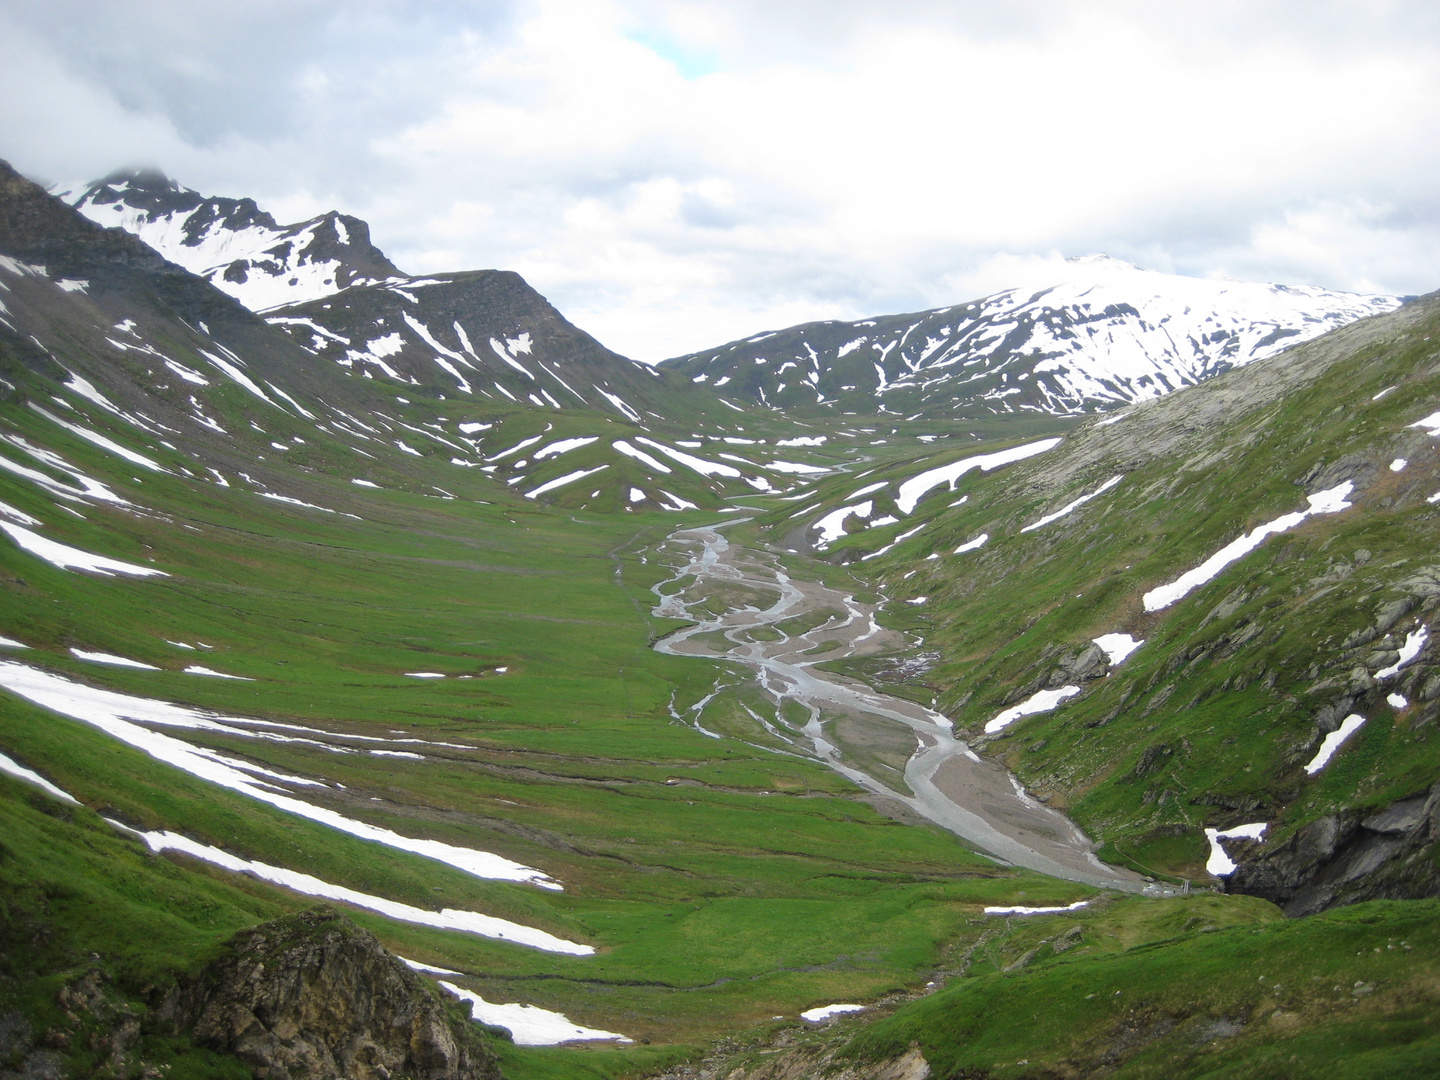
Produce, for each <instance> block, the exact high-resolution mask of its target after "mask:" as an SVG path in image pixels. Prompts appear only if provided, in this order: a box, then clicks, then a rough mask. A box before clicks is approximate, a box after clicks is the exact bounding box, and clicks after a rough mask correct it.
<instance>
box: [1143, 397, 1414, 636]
mask: <svg viewBox="0 0 1440 1080" xmlns="http://www.w3.org/2000/svg"><path fill="white" fill-rule="evenodd" d="M1437 415H1440V414H1437ZM1354 488H1355V485H1354V484H1353V483H1352V482H1350V481H1349V480H1346V481H1345V483H1343V484H1340V485H1339V486H1337V487H1333V488H1329V489H1328V490H1326V491H1321V492H1319V493H1317V494H1315V495H1310V496H1308V501H1309V503H1310V507H1309V509H1307V510H1298V511H1296V512H1295V513H1293V514H1285V515H1283V516H1281V517H1278V518H1276V519H1275V520H1274V521H1267V522H1266V523H1265V524H1264V525H1261V526H1259V527H1258V528H1256V529H1253V530H1251V531H1250V532H1248V533H1246V534H1244V535H1243V536H1240V537H1238V538H1236V539H1235V540H1232V541H1231V542H1230V543H1228V544H1226V545H1225V546H1224V547H1223V548H1221V549H1220V550H1219V551H1217V552H1216V553H1215V554H1214V555H1211V556H1210V558H1208V559H1206V560H1205V561H1204V562H1203V563H1201V564H1200V565H1199V566H1197V567H1195V569H1193V570H1188V571H1186V572H1185V573H1184V574H1181V575H1180V576H1179V577H1178V578H1176V579H1175V580H1174V581H1172V582H1170V584H1168V585H1161V586H1160V587H1159V588H1157V589H1151V590H1150V591H1149V592H1147V593H1146V594H1145V596H1144V598H1143V602H1144V605H1145V610H1146V611H1160V610H1162V609H1163V608H1167V607H1169V606H1170V605H1171V604H1173V603H1175V602H1176V601H1177V600H1179V599H1180V598H1181V597H1183V596H1186V595H1187V594H1189V593H1190V592H1192V591H1194V590H1195V589H1198V588H1199V587H1200V586H1201V585H1204V584H1205V583H1206V582H1208V581H1211V580H1212V579H1214V578H1215V577H1216V576H1217V575H1219V573H1220V571H1222V570H1224V569H1225V568H1226V567H1227V566H1229V565H1230V564H1231V563H1233V562H1236V561H1238V560H1239V559H1241V558H1243V557H1244V556H1246V555H1248V554H1249V553H1250V552H1252V551H1254V550H1255V549H1256V548H1257V547H1259V546H1260V544H1261V542H1262V541H1264V540H1265V538H1266V537H1268V536H1276V535H1278V534H1280V533H1283V532H1288V531H1289V530H1291V529H1293V528H1295V526H1297V525H1299V524H1300V523H1301V522H1302V521H1304V520H1305V519H1306V518H1308V517H1311V516H1312V515H1316V514H1336V513H1339V512H1340V511H1341V510H1348V509H1349V508H1350V506H1351V504H1350V503H1348V502H1346V501H1345V499H1346V496H1348V495H1349V494H1350V492H1351V491H1353V490H1354Z"/></svg>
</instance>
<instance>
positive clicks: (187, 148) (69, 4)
mask: <svg viewBox="0 0 1440 1080" xmlns="http://www.w3.org/2000/svg"><path fill="white" fill-rule="evenodd" d="M0 157H4V158H6V159H8V160H10V161H11V163H12V164H14V165H15V166H16V167H17V168H19V169H20V170H21V171H22V172H24V173H26V174H27V175H29V176H32V177H34V178H35V179H38V180H41V181H42V182H51V181H69V180H88V179H93V178H95V177H98V176H101V175H103V174H105V173H108V172H110V171H111V170H113V169H115V168H117V167H120V166H124V165H131V164H147V165H153V166H156V167H158V168H161V169H163V170H164V171H165V172H167V173H168V174H170V175H171V176H173V177H175V178H176V179H178V180H180V181H181V182H182V183H185V184H187V185H188V186H190V187H194V188H197V189H199V190H200V191H202V192H205V193H206V194H223V195H235V196H241V195H249V196H252V197H254V198H255V199H257V200H258V201H259V202H260V204H261V205H262V206H263V207H265V208H267V209H269V210H271V211H272V212H273V213H274V214H275V215H276V217H277V218H278V219H279V220H281V221H293V220H298V219H301V218H303V217H308V216H310V215H312V214H315V213H319V212H321V211H323V210H327V209H330V208H337V209H341V210H344V211H346V212H349V213H352V214H356V215H358V216H360V217H363V218H365V219H367V220H368V221H369V222H370V223H371V227H372V234H373V237H374V239H375V241H376V243H377V244H378V245H379V246H380V247H381V248H382V249H384V250H385V252H386V253H387V254H388V255H389V256H390V257H391V258H392V260H393V261H394V262H395V263H396V264H397V265H399V266H400V267H401V268H403V269H405V270H407V271H409V272H411V273H424V272H437V271H443V270H460V269H473V268H480V267H503V268H508V269H513V270H518V271H519V272H520V273H522V274H523V275H525V277H526V278H527V279H528V280H529V281H530V282H531V283H532V284H533V285H535V286H536V287H537V288H538V289H539V290H540V291H541V292H543V293H545V295H546V296H548V297H549V298H550V299H551V300H552V301H553V302H554V303H555V304H556V305H557V306H558V307H559V308H560V309H561V311H563V312H564V313H565V314H566V315H567V316H568V317H569V318H570V319H571V320H572V321H573V322H576V323H577V324H579V325H580V326H582V327H584V328H585V329H587V330H590V331H591V332H592V333H594V334H595V335H596V336H597V337H599V338H600V339H601V340H602V341H603V342H605V343H606V344H607V345H610V346H611V347H612V348H615V349H618V350H619V351H621V352H624V353H626V354H628V355H631V356H634V357H636V358H637V359H643V360H658V359H661V358H663V357H665V356H671V355H676V354H679V353H683V352H688V351H692V350H696V349H701V348H704V347H706V346H710V345H716V344H720V343H722V342H724V341H728V340H731V339H734V338H737V337H742V336H747V335H749V334H752V333H755V332H758V331H760V330H765V329H773V328H777V327H781V326H786V325H790V324H793V323H796V322H801V321H804V320H808V319H816V318H856V317H861V316H865V315H872V314H883V313H890V312H897V311H908V310H916V309H922V308H927V307H936V306H940V305H943V304H948V303H954V302H957V301H960V300H965V299H971V298H973V297H976V296H980V295H983V294H985V293H987V292H991V291H994V290H996V289H998V288H1003V287H1006V286H1008V285H1012V284H1016V283H1018V282H1019V281H1020V280H1030V279H1031V278H1033V277H1034V276H1036V275H1037V274H1038V275H1041V276H1043V275H1044V274H1045V273H1048V272H1052V271H1051V270H1050V269H1049V268H1050V266H1051V265H1053V262H1054V261H1055V260H1058V259H1060V258H1063V257H1066V256H1072V255H1083V254H1089V253H1093V252H1098V251H1105V252H1109V253H1110V254H1112V255H1116V256H1119V257H1122V258H1126V259H1129V260H1130V261H1132V262H1135V263H1138V264H1140V265H1142V266H1146V267H1150V268H1152V269H1157V270H1167V271H1173V272H1178V273H1185V274H1192V275H1198V276H1221V277H1231V278H1240V279H1248V280H1270V281H1281V282H1287V283H1295V284H1312V285H1322V286H1327V287H1330V288H1337V289H1352V290H1361V291H1372V292H1396V293H1417V292H1428V291H1431V290H1433V289H1436V288H1440V3H1436V0H1416V2H1410V0H1353V2H1351V0H1214V2H1207V0H1190V2H1187V3H1180V2H1174V3H1172V2H1168V0H1144V2H1138V0H1137V2H1130V0H1073V2H1065V0H975V2H969V0H949V2H940V0H886V2H878V0H876V2H849V0H814V2H812V0H753V2H752V0H614V2H611V0H514V2H502V0H495V2H460V0H435V2H428V3H427V2H421V0H343V2H341V0H232V2H217V0H0Z"/></svg>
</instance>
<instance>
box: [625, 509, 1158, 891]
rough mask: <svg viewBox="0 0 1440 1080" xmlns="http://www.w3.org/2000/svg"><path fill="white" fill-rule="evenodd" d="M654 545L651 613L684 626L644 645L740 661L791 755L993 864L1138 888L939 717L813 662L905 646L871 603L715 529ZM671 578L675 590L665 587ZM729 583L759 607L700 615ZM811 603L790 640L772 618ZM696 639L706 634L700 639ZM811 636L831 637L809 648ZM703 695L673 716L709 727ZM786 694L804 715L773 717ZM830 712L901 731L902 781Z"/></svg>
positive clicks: (768, 725)
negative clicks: (851, 742) (863, 762)
mask: <svg viewBox="0 0 1440 1080" xmlns="http://www.w3.org/2000/svg"><path fill="white" fill-rule="evenodd" d="M666 550H667V552H669V553H671V554H674V555H678V556H680V557H681V558H683V559H684V560H685V561H684V562H683V564H681V565H679V566H678V567H677V569H676V570H675V573H674V575H673V576H672V577H671V578H669V579H668V580H666V581H663V582H661V583H660V584H658V585H656V586H655V587H654V590H653V591H654V592H655V595H656V598H657V603H656V606H655V609H654V613H655V614H656V615H657V616H661V617H665V618H672V619H686V620H689V621H692V622H693V623H694V625H692V626H688V627H685V628H683V629H681V630H677V631H676V632H674V633H672V634H669V635H667V636H666V637H664V638H662V639H661V640H660V641H659V642H657V643H656V645H655V648H656V649H657V650H658V651H660V652H662V653H665V654H667V655H671V656H702V657H709V658H711V659H720V660H729V661H733V662H736V663H739V664H742V665H744V666H745V667H746V668H747V669H749V671H750V673H752V674H753V676H754V677H755V679H756V681H757V682H758V684H759V685H760V687H761V688H762V689H763V690H764V692H765V694H766V695H767V697H768V698H769V699H770V700H771V702H773V704H774V708H775V715H774V718H773V720H772V719H770V718H766V717H761V716H758V715H757V716H756V719H757V721H758V722H760V723H761V724H762V725H763V726H764V727H765V729H766V730H767V731H768V732H769V733H770V734H771V735H772V736H774V737H776V738H779V739H781V740H783V741H784V742H786V743H788V744H789V746H790V747H791V748H792V752H795V753H799V754H803V755H804V756H806V757H810V758H814V759H815V760H818V761H821V762H823V763H824V764H825V765H827V766H829V767H830V768H832V769H834V770H835V771H836V772H838V773H840V774H841V775H843V776H846V777H848V778H849V779H850V780H852V781H854V782H855V783H857V784H859V785H860V786H861V787H864V788H865V789H867V790H869V791H872V792H874V793H876V794H879V795H883V796H885V797H887V798H890V799H893V800H895V801H896V802H899V803H903V804H904V805H905V806H907V807H909V808H910V809H911V810H912V811H914V812H915V813H917V814H919V815H920V816H921V817H924V818H926V819H927V820H929V821H933V822H934V823H935V824H937V825H939V826H941V827H942V828H945V829H947V830H949V831H950V832H953V833H955V834H956V835H957V836H960V837H962V838H963V839H965V840H966V841H968V842H969V843H971V844H973V845H974V846H975V847H977V848H979V849H980V850H981V851H984V852H986V853H988V854H989V855H991V856H993V857H995V858H997V859H999V860H1000V861H1002V862H1007V863H1012V864H1014V865H1016V866H1023V867H1027V868H1029V869H1031V870H1038V871H1040V872H1041V873H1045V874H1051V875H1053V876H1055V877H1062V878H1067V879H1070V880H1072V881H1081V882H1084V883H1086V884H1090V885H1099V886H1105V887H1109V888H1115V889H1123V890H1125V891H1128V892H1135V891H1139V890H1140V889H1141V888H1143V887H1144V884H1145V882H1144V879H1143V878H1141V877H1139V876H1138V875H1136V874H1133V873H1131V872H1130V871H1127V870H1122V869H1118V868H1116V867H1111V866H1107V865H1106V864H1104V863H1102V862H1101V861H1100V860H1099V859H1097V858H1096V857H1095V856H1094V854H1093V853H1092V848H1093V844H1092V843H1091V842H1090V840H1089V838H1087V837H1086V836H1085V834H1084V833H1083V832H1081V831H1080V829H1079V827H1078V826H1076V825H1075V823H1074V822H1072V821H1070V819H1069V818H1067V817H1065V816H1064V815H1063V814H1061V813H1059V812H1057V811H1055V810H1052V809H1051V808H1050V807H1048V806H1045V805H1044V804H1042V803H1040V802H1037V801H1036V800H1035V799H1032V798H1031V797H1030V796H1029V795H1027V794H1026V793H1025V791H1024V789H1023V787H1022V786H1021V785H1020V783H1019V781H1018V780H1016V779H1015V777H1014V776H1012V775H1011V774H1010V772H1009V771H1008V770H1006V769H1005V768H1004V767H1003V766H1001V765H999V764H998V763H997V762H994V761H989V760H985V759H982V758H981V757H979V756H978V755H977V754H975V753H974V751H972V750H971V749H970V747H969V746H968V745H967V744H966V742H965V741H964V740H963V739H958V738H956V737H955V735H954V730H953V725H952V723H951V722H950V720H949V719H948V718H947V717H945V716H943V715H941V714H940V713H938V712H936V711H935V710H933V709H929V708H926V707H924V706H922V705H918V704H916V703H915V702H912V701H907V700H905V699H904V698H900V697H894V696H892V695H889V694H884V693H880V692H878V691H876V690H874V689H872V688H871V687H869V686H866V685H865V684H864V683H861V682H858V681H856V680H853V679H847V678H845V677H844V676H840V675H835V674H833V673H830V672H827V671H822V670H818V669H817V668H816V667H815V665H816V664H819V663H824V662H828V661H833V660H840V659H845V658H847V657H860V656H873V655H878V654H881V653H891V652H899V651H902V650H904V649H906V648H908V647H909V646H910V643H909V642H908V641H906V639H905V638H903V637H902V636H901V635H899V634H897V633H895V632H894V631H891V630H887V629H885V628H883V627H881V626H880V625H879V623H878V622H877V621H876V619H875V608H874V606H872V605H868V604H864V603H861V602H859V601H857V600H856V599H855V597H854V596H852V595H849V594H847V593H844V592H841V591H839V590H837V589H832V588H830V587H828V586H825V585H822V584H819V583H816V582H807V581H796V580H794V579H792V578H791V577H790V576H789V575H788V574H787V573H786V571H785V569H784V568H783V567H782V566H781V565H780V563H779V560H778V559H776V558H775V557H774V556H772V555H770V554H768V553H766V552H763V551H757V550H753V549H748V548H742V547H738V546H736V545H732V544H731V543H730V541H729V540H727V539H726V538H725V537H724V536H723V535H722V534H721V533H720V531H719V527H714V528H696V529H683V530H681V531H679V532H677V533H675V534H673V535H672V536H671V537H670V539H669V540H668V541H667V544H666ZM677 584H678V585H679V586H680V588H679V589H678V590H675V589H674V587H675V586H676V585H677ZM736 591H739V592H740V593H741V595H746V594H749V595H751V596H752V597H756V598H757V599H761V600H762V602H765V601H768V598H769V597H772V596H773V597H775V599H774V601H773V602H770V603H769V604H768V606H766V607H760V606H759V605H758V604H756V603H751V604H743V605H735V606H732V605H728V604H727V605H721V606H724V607H725V610H723V611H721V612H720V613H719V614H711V612H712V611H714V610H716V607H717V605H714V604H713V603H711V602H710V601H712V599H714V598H715V596H716V594H719V596H720V597H721V598H723V596H724V594H725V593H727V592H728V593H731V594H732V595H733V594H734V593H735V592H736ZM667 592H668V595H667ZM707 607H708V608H709V609H710V610H706V608H707ZM823 611H831V612H834V614H832V615H831V616H830V617H829V618H828V619H827V620H826V621H825V622H823V623H821V624H820V625H819V626H817V627H815V628H813V629H811V630H808V631H806V632H804V633H799V634H796V635H794V636H791V635H790V634H788V633H786V632H785V631H784V630H782V629H780V628H778V626H777V624H778V623H781V622H784V621H786V620H790V619H795V618H797V617H799V616H804V615H806V614H807V613H810V612H823ZM842 613H843V614H842ZM702 635H711V636H710V637H709V638H707V639H704V640H701V637H702ZM717 637H718V638H719V639H721V640H723V642H724V644H723V645H722V644H721V642H720V640H717ZM822 642H824V643H834V644H833V645H832V646H831V647H830V648H826V649H820V648H817V647H818V646H820V645H821V644H822ZM712 696H713V695H712ZM708 700H709V699H708V698H707V699H705V702H708ZM705 702H702V703H701V705H700V706H695V707H692V708H691V709H690V710H689V711H690V713H691V716H690V717H689V718H688V719H687V718H686V717H682V716H680V714H678V713H677V714H676V716H677V718H679V719H682V720H684V721H685V722H686V723H690V724H691V725H692V726H694V727H696V728H697V729H698V730H701V731H704V733H705V734H707V735H713V734H714V733H713V732H710V731H706V730H705V729H704V728H703V727H701V720H702V716H701V712H702V711H703V705H704V704H705ZM787 702H793V703H795V704H798V705H799V706H801V709H802V710H803V712H804V713H805V715H806V716H808V720H807V722H805V723H804V724H803V725H802V726H796V725H794V724H789V723H786V721H785V720H784V719H783V715H784V713H783V712H782V705H783V704H784V703H787ZM838 718H844V719H845V720H847V721H848V722H849V723H850V724H852V725H855V726H858V727H859V728H860V729H861V730H865V729H869V730H872V731H876V732H880V733H883V734H884V735H885V736H886V737H888V738H890V740H891V741H892V742H893V738H894V735H895V733H896V729H895V725H903V726H904V727H906V728H909V729H910V731H911V732H912V733H913V735H914V737H915V739H916V743H917V745H916V748H915V750H914V752H913V753H912V754H911V755H910V757H909V759H908V760H907V761H906V762H905V764H904V770H903V776H904V784H903V785H898V784H895V783H893V782H891V783H887V782H885V781H884V780H881V779H879V778H877V776H875V775H873V773H874V772H877V771H878V770H877V769H874V768H873V766H872V768H871V770H870V771H866V770H864V769H862V768H861V767H859V766H858V765H857V763H856V762H855V761H853V760H850V759H849V758H847V756H846V755H845V754H844V753H843V752H842V750H841V749H840V748H839V747H838V746H837V745H835V740H834V739H833V737H832V736H831V734H830V731H829V730H828V729H827V722H833V721H835V720H836V719H838ZM902 788H908V790H902Z"/></svg>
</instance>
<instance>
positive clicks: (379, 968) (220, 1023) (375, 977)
mask: <svg viewBox="0 0 1440 1080" xmlns="http://www.w3.org/2000/svg"><path fill="white" fill-rule="evenodd" d="M157 1014H158V1019H159V1020H160V1021H161V1023H162V1024H163V1023H167V1022H168V1023H169V1024H171V1025H173V1026H174V1028H175V1029H176V1030H177V1031H179V1032H184V1033H188V1034H189V1035H190V1037H191V1038H192V1039H194V1041H195V1042H196V1043H198V1044H200V1045H202V1046H208V1047H210V1048H212V1049H214V1050H219V1051H222V1052H225V1053H230V1054H234V1055H235V1056H236V1057H237V1058H239V1059H240V1060H241V1061H242V1062H244V1063H245V1064H246V1065H247V1066H249V1067H250V1068H252V1069H254V1070H255V1073H256V1075H257V1076H259V1077H265V1078H267V1080H292V1078H294V1080H299V1078H300V1077H304V1078H306V1080H332V1078H335V1080H338V1078H341V1077H343V1078H345V1080H391V1078H396V1080H398V1078H399V1077H407V1078H413V1080H500V1070H499V1067H498V1065H497V1064H496V1060H495V1055H494V1053H493V1052H492V1051H491V1050H490V1049H489V1047H487V1046H486V1045H485V1042H484V1036H483V1035H482V1034H481V1033H480V1029H479V1028H478V1026H477V1025H475V1024H474V1023H472V1022H470V1021H468V1020H466V1019H464V1018H463V1017H462V1016H461V1015H460V1010H459V1009H458V1007H457V1008H455V1009H454V1010H453V1011H452V1007H451V1006H450V1005H449V1004H447V1002H445V1001H444V1000H443V999H442V998H441V996H440V992H439V991H438V990H436V989H434V988H433V987H431V986H430V985H429V984H428V983H426V982H425V981H424V980H422V979H421V978H420V977H419V976H417V975H416V974H415V973H414V972H413V971H411V970H410V969H409V968H407V967H406V966H405V965H404V964H403V963H401V962H400V960H398V959H397V958H396V957H395V956H393V955H392V954H391V953H389V952H387V951H386V950H385V949H384V948H383V947H382V946H381V945H380V943H379V942H378V941H376V940H375V938H374V936H373V935H371V934H370V933H368V932H367V931H365V930H362V929H360V928H359V927H357V926H356V925H355V924H354V923H352V922H350V920H349V919H347V918H345V917H344V916H343V915H341V914H340V913H339V912H337V911H335V910H334V909H333V908H328V907H319V908H314V909H312V910H310V911H306V912H302V913H301V914H298V915H288V916H285V917H284V918H280V919H276V920H274V921H273V922H268V923H265V924H263V925H261V926H257V927H254V928H252V929H250V930H246V931H243V932H242V933H240V934H238V935H236V937H235V938H234V939H233V940H232V941H231V942H230V944H229V945H228V946H227V947H226V949H225V952H224V954H223V955H222V956H221V957H220V958H219V959H217V960H215V961H214V962H213V963H211V964H209V965H208V966H206V967H205V968H204V969H203V970H202V971H200V973H199V974H198V975H195V976H193V977H191V978H189V979H186V980H183V981H182V982H181V983H180V985H179V986H177V987H176V988H175V990H173V991H172V992H171V993H170V994H169V995H168V996H167V997H166V998H165V1000H164V1001H163V1002H162V1003H161V1004H160V1006H159V1008H158V1009H157Z"/></svg>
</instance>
